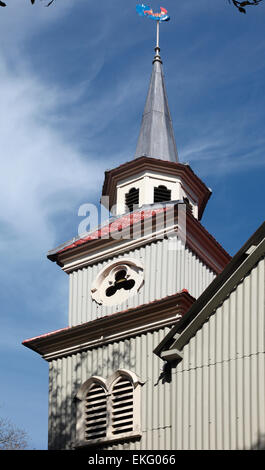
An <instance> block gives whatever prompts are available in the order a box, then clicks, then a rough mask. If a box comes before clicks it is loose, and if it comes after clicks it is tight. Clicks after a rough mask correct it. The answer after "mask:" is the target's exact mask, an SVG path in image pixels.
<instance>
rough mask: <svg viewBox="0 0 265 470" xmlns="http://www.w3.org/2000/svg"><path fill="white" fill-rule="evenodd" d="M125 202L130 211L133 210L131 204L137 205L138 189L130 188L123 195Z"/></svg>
mask: <svg viewBox="0 0 265 470" xmlns="http://www.w3.org/2000/svg"><path fill="white" fill-rule="evenodd" d="M125 204H126V206H127V207H128V208H129V211H130V212H132V211H133V206H137V207H138V206H139V189H136V188H131V189H130V191H129V192H128V193H127V194H126V195H125Z"/></svg>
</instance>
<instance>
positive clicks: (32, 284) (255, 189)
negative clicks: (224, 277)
mask: <svg viewBox="0 0 265 470" xmlns="http://www.w3.org/2000/svg"><path fill="white" fill-rule="evenodd" d="M136 3H137V2H136V1H132V0H126V1H125V0H113V2H109V1H107V0H102V1H101V2H99V3H95V2H92V1H90V0H56V1H55V3H54V5H52V6H51V7H49V8H45V6H44V5H45V2H44V1H43V2H37V3H36V5H35V6H31V4H30V2H29V0H24V1H21V0H12V1H11V0H9V1H8V6H7V7H6V8H5V9H4V8H2V9H1V10H0V36H1V51H0V77H1V87H0V148H1V185H0V196H1V197H0V201H1V202H0V203H1V211H0V228H1V230H0V255H1V263H0V279H1V289H0V295H1V315H0V328H1V341H0V348H1V354H0V370H1V387H0V415H2V416H4V417H5V416H6V417H8V418H10V419H11V421H12V422H13V423H14V424H16V425H17V426H20V427H23V428H24V429H25V430H26V431H27V432H28V434H29V437H30V447H31V448H35V449H45V448H47V421H48V364H47V363H46V362H45V361H44V360H43V359H41V358H40V357H39V356H38V355H37V354H35V353H34V352H33V351H30V350H28V349H26V348H24V347H23V346H22V345H21V342H22V341H23V340H24V339H26V338H30V337H33V336H36V335H39V334H43V333H46V332H48V331H52V330H55V329H58V328H62V327H64V326H66V325H67V315H68V314H67V309H68V278H67V275H66V274H65V273H63V272H62V271H61V270H60V268H59V267H58V266H56V265H55V264H54V263H51V262H50V261H48V260H47V258H46V254H47V251H48V250H50V249H52V248H54V247H55V246H57V245H58V244H60V243H62V242H64V241H66V240H68V239H70V238H72V237H73V236H75V235H77V231H78V224H79V223H80V220H79V218H78V215H77V214H78V208H79V206H80V205H81V204H83V203H86V202H93V203H98V201H99V198H100V194H101V187H102V183H103V177H104V171H105V170H106V169H110V168H114V167H115V166H117V165H119V164H120V163H124V162H126V161H128V160H131V159H132V158H133V156H134V152H135V149H136V142H137V137H138V132H139V127H140V121H141V115H142V112H143V108H144V101H145V98H146V93H147V88H148V82H149V78H150V74H151V64H152V58H153V54H154V51H153V48H154V45H155V44H154V42H155V25H154V23H153V22H152V21H150V20H149V19H146V18H140V17H138V16H137V15H136V13H135V6H136ZM159 6H160V2H158V1H156V0H154V1H153V2H152V7H153V9H157V8H158V7H159ZM162 6H164V7H166V8H167V9H168V10H169V13H170V15H171V21H170V22H169V23H167V24H162V25H161V41H160V43H161V56H162V59H163V62H164V73H165V79H166V86H167V93H168V98H169V105H170V109H171V114H172V119H173V124H174V130H175V137H176V142H177V147H178V152H179V156H180V160H181V161H182V162H189V163H190V165H191V167H192V168H193V170H194V171H195V172H196V173H197V174H198V176H199V177H201V178H202V179H203V181H205V183H206V184H207V185H208V186H209V187H211V188H212V190H213V195H212V197H211V199H210V201H209V203H208V206H207V208H206V211H205V215H204V217H203V219H202V223H203V225H204V226H205V227H206V228H207V229H208V230H209V232H210V233H212V234H213V235H214V236H215V237H216V238H217V240H218V241H219V242H220V243H221V244H222V245H223V246H224V248H225V249H226V250H227V251H229V253H230V254H234V253H236V251H237V250H238V249H239V248H240V247H241V245H242V244H243V243H244V242H245V241H246V240H247V239H248V238H249V236H250V235H251V234H252V233H253V232H254V231H255V230H256V229H257V228H258V226H259V225H260V224H261V222H262V221H263V220H264V202H265V201H264V199H265V198H264V176H265V150H264V149H265V131H264V128H265V59H264V57H265V54H264V52H265V33H264V31H265V28H264V20H265V2H264V4H263V3H261V4H260V5H259V6H257V7H252V8H249V9H248V12H247V15H243V14H239V13H238V12H237V11H236V9H235V8H233V7H232V6H229V3H228V2H227V1H226V0H185V1H183V2H180V1H178V2H177V1H172V0H167V1H165V2H164V3H162Z"/></svg>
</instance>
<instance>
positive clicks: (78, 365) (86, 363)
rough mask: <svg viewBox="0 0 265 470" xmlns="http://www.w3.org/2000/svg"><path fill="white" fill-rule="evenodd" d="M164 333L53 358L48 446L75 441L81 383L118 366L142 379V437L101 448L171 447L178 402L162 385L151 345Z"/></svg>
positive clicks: (62, 446) (64, 445) (61, 446)
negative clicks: (76, 405) (137, 439)
mask: <svg viewBox="0 0 265 470" xmlns="http://www.w3.org/2000/svg"><path fill="white" fill-rule="evenodd" d="M168 331H169V329H168V328H163V329H161V330H159V331H155V332H152V333H146V334H141V335H139V336H136V337H134V338H130V339H125V340H123V341H119V342H113V343H110V344H107V345H105V346H104V347H98V348H95V349H92V350H88V351H85V352H82V353H78V354H75V355H71V356H68V357H65V358H60V359H57V360H53V361H52V362H51V363H50V415H49V416H50V422H49V448H50V449H66V448H71V443H74V442H75V420H76V415H75V395H76V393H77V390H78V388H79V387H80V385H81V384H82V383H84V382H85V381H86V380H87V379H88V378H89V377H91V376H92V375H97V376H101V377H104V378H107V377H110V376H111V375H112V374H113V373H114V372H115V371H116V370H117V369H128V370H130V371H132V372H135V373H136V374H137V375H138V377H139V378H140V379H141V380H142V381H143V385H142V386H141V430H142V438H141V440H140V441H136V442H131V443H123V444H113V445H106V446H105V447H104V448H105V449H131V450H135V449H167V448H168V449H170V448H171V446H172V445H174V432H172V426H173V423H175V419H176V404H175V402H174V394H173V390H172V386H171V384H170V383H167V382H165V383H163V381H162V378H161V377H160V374H161V372H162V365H163V362H162V361H161V360H160V359H159V358H158V357H157V356H156V355H154V354H153V349H154V348H155V347H156V346H157V345H158V343H159V342H160V341H162V339H163V338H164V336H165V335H166V334H167V333H168ZM159 377H160V379H159ZM170 403H171V404H172V406H173V409H174V410H175V412H174V413H172V409H171V408H170V406H169V404H170Z"/></svg>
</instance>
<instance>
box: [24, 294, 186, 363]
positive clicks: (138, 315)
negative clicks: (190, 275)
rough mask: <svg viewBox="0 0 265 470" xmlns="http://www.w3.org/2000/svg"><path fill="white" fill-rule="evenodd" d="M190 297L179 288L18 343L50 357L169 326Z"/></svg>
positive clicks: (182, 310) (184, 309) (66, 354)
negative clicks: (176, 292)
mask: <svg viewBox="0 0 265 470" xmlns="http://www.w3.org/2000/svg"><path fill="white" fill-rule="evenodd" d="M194 301H195V299H194V298H193V297H192V296H191V295H190V294H189V293H188V292H186V291H182V292H180V293H178V294H175V295H171V296H168V297H165V298H163V299H160V300H157V301H153V302H150V303H149V304H144V305H140V306H138V307H136V308H132V309H129V310H126V311H123V312H118V313H115V314H112V315H108V316H105V317H102V318H99V319H96V320H93V321H90V322H87V323H83V324H81V325H77V326H73V327H69V328H65V329H63V330H59V331H55V332H53V333H48V334H46V335H42V336H39V337H36V338H33V339H30V340H25V341H24V342H23V343H22V344H23V345H24V346H26V347H28V348H29V349H32V350H33V351H35V352H37V353H38V354H41V355H42V357H43V358H44V359H46V360H47V361H50V360H52V359H55V358H57V357H62V356H68V355H70V354H74V353H77V352H81V351H84V350H87V349H90V348H92V347H96V346H101V345H104V344H107V343H109V342H112V341H116V340H121V339H123V338H126V337H131V336H135V335H138V334H141V333H144V332H145V331H153V330H155V329H159V328H162V327H165V326H172V325H173V324H175V323H176V321H178V320H179V319H180V318H181V317H182V316H183V315H184V314H185V313H186V312H187V311H188V310H189V308H190V307H191V305H192V304H193V303H194Z"/></svg>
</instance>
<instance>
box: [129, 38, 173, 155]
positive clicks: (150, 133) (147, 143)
mask: <svg viewBox="0 0 265 470" xmlns="http://www.w3.org/2000/svg"><path fill="white" fill-rule="evenodd" d="M155 52H156V54H155V57H154V60H153V70H152V75H151V80H150V85H149V91H148V94H147V99H146V103H145V108H144V113H143V118H142V124H141V129H140V134H139V138H138V143H137V147H136V153H135V158H138V157H143V156H146V157H152V158H159V159H161V160H168V161H172V162H177V161H178V153H177V148H176V143H175V138H174V131H173V125H172V120H171V116H170V111H169V106H168V100H167V93H166V87H165V82H164V75H163V68H162V60H161V57H160V54H159V53H160V48H159V45H158V41H157V45H156V48H155Z"/></svg>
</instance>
